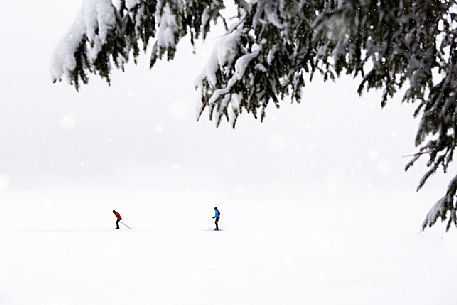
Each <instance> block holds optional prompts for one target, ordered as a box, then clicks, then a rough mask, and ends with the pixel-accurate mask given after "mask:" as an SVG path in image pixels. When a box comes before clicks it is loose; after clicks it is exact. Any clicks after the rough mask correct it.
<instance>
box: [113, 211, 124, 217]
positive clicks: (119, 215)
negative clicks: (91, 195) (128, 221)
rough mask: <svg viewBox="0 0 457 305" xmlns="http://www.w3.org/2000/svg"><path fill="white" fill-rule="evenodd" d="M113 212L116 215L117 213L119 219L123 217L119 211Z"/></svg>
mask: <svg viewBox="0 0 457 305" xmlns="http://www.w3.org/2000/svg"><path fill="white" fill-rule="evenodd" d="M113 213H114V215H116V218H117V219H122V217H121V214H119V213H118V212H116V211H113Z"/></svg>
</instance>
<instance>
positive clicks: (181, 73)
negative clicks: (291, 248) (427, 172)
mask: <svg viewBox="0 0 457 305" xmlns="http://www.w3.org/2000/svg"><path fill="white" fill-rule="evenodd" d="M79 6H80V1H57V0H43V1H10V2H9V7H8V11H7V14H3V16H2V18H1V19H0V35H1V37H2V47H1V48H0V58H1V59H2V63H3V64H2V67H1V70H0V87H1V89H0V141H1V149H0V190H1V191H2V192H3V193H12V192H21V191H30V192H34V191H37V194H38V192H39V191H40V190H56V189H57V190H59V189H62V190H63V189H65V190H70V191H75V190H82V189H108V190H111V191H113V192H116V191H119V190H125V189H131V190H150V189H161V190H165V191H166V192H171V193H173V192H180V191H183V190H185V191H186V192H191V193H192V191H195V192H206V191H208V192H209V191H211V192H212V193H213V194H215V196H217V199H218V200H238V199H240V200H248V199H249V198H252V199H254V198H255V199H256V200H270V201H275V202H280V201H283V200H293V201H296V202H303V203H304V204H306V202H309V200H310V199H311V198H313V200H314V201H315V200H316V198H320V197H325V198H327V199H330V200H335V201H338V200H340V199H341V198H345V200H346V201H360V200H361V199H360V198H369V197H380V196H383V197H386V198H388V200H389V201H390V203H391V204H392V206H395V205H402V204H405V205H407V206H408V207H409V208H411V209H413V210H414V212H413V213H412V214H411V215H410V216H411V218H412V219H411V221H412V223H414V224H417V226H419V224H420V222H421V221H422V216H423V215H424V213H425V211H426V210H427V208H428V207H430V205H431V204H432V203H433V201H434V200H436V199H438V198H439V197H440V196H441V195H442V193H443V192H444V189H445V187H446V185H447V181H448V179H449V177H443V176H437V177H435V178H434V179H432V181H431V182H430V183H429V184H428V185H427V186H426V188H425V190H424V191H422V192H421V193H419V194H416V193H415V187H416V185H417V183H418V181H419V178H420V175H421V173H422V172H423V171H424V166H423V164H421V165H420V166H417V167H416V168H414V169H413V170H412V171H411V172H408V173H405V172H404V171H403V168H404V165H405V164H406V162H407V160H408V159H407V158H402V156H403V155H406V154H411V153H413V152H414V151H415V148H414V145H413V144H414V136H415V130H416V127H417V123H418V122H417V120H413V118H412V112H413V108H412V107H411V106H410V105H401V104H400V102H399V100H398V99H396V100H394V101H393V102H390V103H389V104H388V106H387V107H386V108H385V109H384V110H381V109H380V106H379V93H378V94H376V93H375V94H368V95H366V96H364V97H363V98H359V97H358V95H357V94H356V88H357V82H356V81H353V80H352V79H350V78H345V79H341V80H339V81H338V82H337V83H326V84H323V83H320V82H318V81H316V82H315V83H313V84H311V85H309V86H308V87H307V88H306V89H305V100H304V101H303V103H302V104H299V105H289V104H287V103H284V104H283V105H282V107H281V108H280V109H275V108H274V107H271V108H270V109H269V111H268V115H267V118H266V120H265V122H264V123H260V121H257V120H254V119H253V118H252V117H250V116H247V115H244V116H242V117H241V119H240V120H239V123H238V126H237V128H236V129H232V128H231V127H230V126H228V124H222V126H221V127H220V128H218V129H216V128H215V126H214V124H213V123H211V122H209V121H208V120H207V118H206V117H205V116H204V117H203V118H202V120H201V121H200V122H196V119H195V118H196V109H197V107H198V105H197V102H196V99H195V92H194V88H193V82H194V79H195V77H196V76H197V75H198V74H199V73H200V70H201V69H202V66H203V65H204V62H205V56H206V55H207V54H208V52H209V51H208V45H209V44H211V42H212V41H213V39H214V38H209V40H208V43H209V44H205V45H204V46H201V45H200V46H199V47H198V48H197V53H198V56H195V55H193V54H192V52H191V48H190V46H189V43H188V42H187V41H186V42H182V43H181V44H180V45H179V51H178V54H177V58H176V60H175V61H173V62H161V63H159V64H157V66H156V67H154V68H153V69H152V70H149V69H148V68H147V65H146V64H144V63H145V62H146V61H147V56H142V57H141V59H140V64H139V65H138V66H135V65H129V66H128V67H127V69H126V72H125V73H122V72H119V71H115V73H114V74H113V77H112V86H111V87H109V86H108V85H107V84H106V83H105V82H103V81H101V80H100V79H98V78H97V77H95V76H92V77H91V80H90V84H89V85H88V86H83V87H82V88H81V90H80V92H79V93H78V92H76V91H75V90H74V88H73V87H71V86H69V85H68V84H66V83H58V84H52V83H51V79H50V76H49V61H50V58H51V56H52V53H53V50H54V48H55V47H56V46H57V44H58V42H59V40H60V39H61V38H62V36H63V35H64V34H65V32H66V31H67V29H68V28H69V26H70V25H71V23H72V22H73V19H74V17H75V15H76V14H77V11H78V9H79ZM217 35H219V33H216V34H213V37H214V36H217ZM400 195H401V196H403V197H401V198H402V200H398V198H399V197H398V196H400ZM365 204H369V202H365ZM389 209H390V207H389ZM414 229H417V227H414Z"/></svg>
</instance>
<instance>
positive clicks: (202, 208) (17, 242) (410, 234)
mask: <svg viewBox="0 0 457 305" xmlns="http://www.w3.org/2000/svg"><path fill="white" fill-rule="evenodd" d="M62 196H63V195H62ZM125 196H127V195H125ZM131 196H132V197H131V199H132V200H131V201H130V202H125V203H124V204H122V202H121V201H123V200H124V198H123V196H117V201H116V199H115V196H112V197H111V199H112V200H106V201H103V200H101V198H96V199H97V200H96V201H97V202H91V201H90V200H86V201H83V200H81V203H80V205H79V206H76V207H75V206H74V205H73V200H74V201H76V200H80V199H81V198H79V199H78V198H75V197H73V198H71V196H69V197H68V202H67V203H66V204H64V205H61V206H59V205H54V203H53V200H50V199H49V198H48V199H47V200H46V202H47V207H46V208H40V206H41V205H42V203H40V202H39V201H37V205H36V208H35V209H33V208H32V213H31V214H32V215H34V217H31V218H27V217H26V216H25V217H24V219H21V218H20V217H18V216H20V215H21V214H22V215H23V216H24V214H23V213H22V212H23V211H21V209H20V203H17V205H16V209H14V211H15V212H12V211H13V210H8V209H7V208H6V207H5V206H4V207H3V208H4V210H5V211H6V215H5V216H7V217H5V221H3V220H2V223H3V224H5V223H7V222H8V221H10V222H11V223H12V222H13V220H14V222H15V223H16V226H15V227H14V226H13V227H9V226H6V225H3V226H2V227H1V228H0V229H1V231H0V243H1V245H2V247H1V248H2V250H1V251H0V304H2V305H26V304H27V305H28V304H36V305H57V304H59V305H73V304H75V305H80V304H86V305H91V304H94V305H95V304H114V305H117V304H119V305H121V304H135V305H141V304H170V305H171V304H195V305H206V304H317V305H318V304H348V305H357V304H360V305H362V304H373V305H376V304H379V305H381V304H382V305H384V304H449V305H451V304H455V301H456V300H457V299H456V298H455V297H454V296H453V295H452V294H451V292H452V289H453V281H451V277H452V276H453V274H455V272H456V271H457V268H456V265H455V253H456V251H455V250H456V246H455V245H456V240H455V239H456V238H455V235H454V234H447V235H445V237H443V235H442V234H437V233H433V232H425V233H422V234H418V232H417V231H418V230H416V228H414V227H411V228H407V227H406V226H405V224H404V223H402V222H401V221H400V220H398V224H401V223H402V225H398V226H397V223H396V222H397V221H396V218H395V217H391V219H390V226H387V227H386V229H385V230H380V229H379V226H380V225H381V223H382V222H383V221H384V218H383V217H382V216H383V215H382V213H379V214H378V215H377V216H379V217H375V218H371V219H370V220H367V221H365V220H363V219H359V220H358V219H355V218H351V217H350V213H346V214H345V213H344V211H343V209H339V208H338V207H337V206H331V205H330V204H322V205H316V206H313V207H310V206H309V205H308V206H306V205H305V206H303V205H302V206H300V205H296V204H293V203H287V204H286V203H283V204H272V203H264V204H262V203H258V202H251V203H250V205H248V204H247V203H236V204H235V203H230V202H228V203H224V204H220V205H219V207H220V210H221V228H222V229H223V230H224V231H221V232H213V231H208V229H209V228H212V227H213V224H212V220H211V216H212V205H211V204H208V203H207V201H203V200H202V201H199V200H198V201H195V202H193V201H192V200H191V199H190V198H187V201H184V200H183V201H181V202H179V200H177V199H176V198H171V199H170V198H169V199H168V200H169V202H168V201H167V200H162V201H161V203H160V204H159V203H157V202H156V203H155V204H154V203H150V202H148V199H147V198H148V195H145V194H138V195H136V196H135V195H131ZM150 196H152V195H150ZM76 197H77V196H76ZM89 197H90V196H89ZM137 197H138V198H140V197H142V198H146V199H147V200H145V202H142V203H141V202H140V203H138V200H137V199H138V198H137ZM106 198H108V197H105V199H106ZM54 200H55V202H59V201H61V199H60V198H59V197H58V196H56V197H55V198H54ZM173 200H175V202H174V204H173V202H172V201H173ZM183 202H185V203H183ZM95 203H97V204H95ZM45 206H46V205H45ZM69 207H73V208H74V210H72V209H71V208H70V209H69ZM110 207H111V208H110ZM350 207H351V208H356V207H357V208H360V209H363V207H362V206H357V205H356V204H355V203H354V204H351V205H350ZM370 207H371V209H372V211H373V212H374V213H377V212H378V210H377V209H376V208H373V207H372V206H370ZM112 208H115V209H116V210H119V211H120V213H121V214H122V215H123V217H124V220H125V222H126V223H128V224H129V225H131V226H132V227H133V228H134V230H128V229H126V228H123V229H122V230H118V231H116V230H114V229H113V228H114V216H113V215H111V214H110V213H111V210H112ZM64 210H67V211H68V212H63V211H64ZM381 210H382V209H379V211H381ZM18 211H19V212H18ZM49 211H52V213H50V212H49ZM359 212H363V210H362V211H359ZM8 213H9V214H8ZM15 213H17V214H15ZM53 215H60V216H61V218H60V220H59V219H58V217H54V216H53ZM84 215H86V216H84ZM33 220H35V222H34V221H33ZM63 220H64V221H65V222H66V224H67V225H66V226H65V225H64V223H63V222H62V223H60V221H63ZM351 224H352V225H351Z"/></svg>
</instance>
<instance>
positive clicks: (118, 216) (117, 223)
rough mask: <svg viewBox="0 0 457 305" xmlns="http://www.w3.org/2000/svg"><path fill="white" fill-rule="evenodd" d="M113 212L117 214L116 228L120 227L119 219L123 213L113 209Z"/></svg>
mask: <svg viewBox="0 0 457 305" xmlns="http://www.w3.org/2000/svg"><path fill="white" fill-rule="evenodd" d="M113 213H114V215H115V216H116V229H119V221H121V220H122V217H121V214H119V213H118V212H117V211H116V210H113Z"/></svg>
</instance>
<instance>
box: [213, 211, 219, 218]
mask: <svg viewBox="0 0 457 305" xmlns="http://www.w3.org/2000/svg"><path fill="white" fill-rule="evenodd" d="M220 214H221V213H219V210H218V209H216V210H215V211H214V218H219V215H220Z"/></svg>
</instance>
